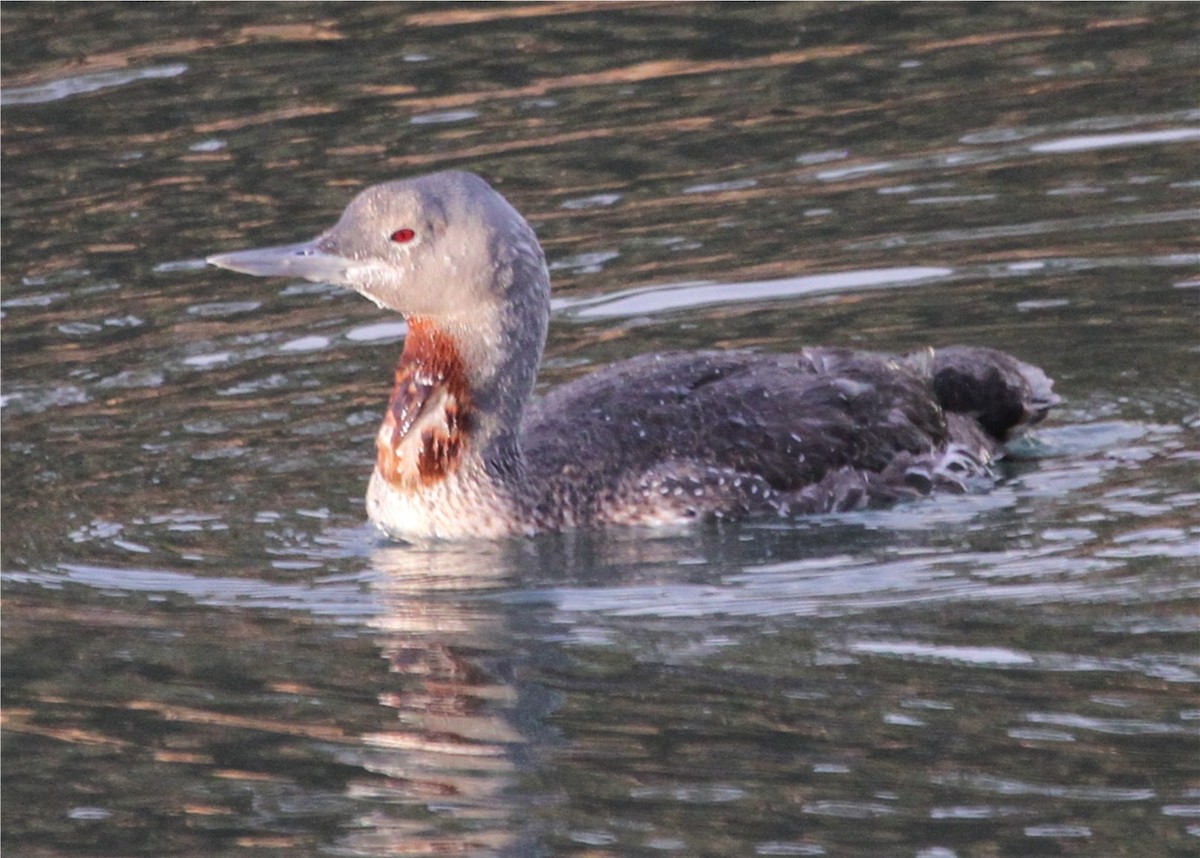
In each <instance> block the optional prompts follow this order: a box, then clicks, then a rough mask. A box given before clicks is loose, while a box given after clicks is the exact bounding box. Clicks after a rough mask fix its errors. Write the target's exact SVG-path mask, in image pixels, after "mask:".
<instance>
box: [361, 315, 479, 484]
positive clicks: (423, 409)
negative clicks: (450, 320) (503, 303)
mask: <svg viewBox="0 0 1200 858" xmlns="http://www.w3.org/2000/svg"><path fill="white" fill-rule="evenodd" d="M471 418H472V414H471V387H470V384H469V383H468V381H467V373H466V368H465V367H464V366H463V361H462V356H461V355H460V354H459V353H458V346H457V344H456V343H455V342H454V340H453V339H451V338H450V337H449V336H447V335H446V334H444V333H442V332H441V331H440V330H438V328H437V327H436V326H435V325H434V324H433V323H432V322H431V321H429V320H428V319H425V318H422V317H419V316H414V317H411V318H409V320H408V337H407V339H405V341H404V352H403V353H402V354H401V355H400V362H399V363H397V364H396V385H395V387H393V388H392V397H391V399H390V400H389V401H388V408H387V413H386V414H384V416H383V425H382V426H380V427H379V434H378V436H376V439H375V448H376V450H377V455H376V459H375V463H376V467H377V468H378V470H379V472H380V474H382V475H383V478H384V479H386V480H387V481H388V483H390V484H391V485H392V486H394V487H395V488H397V489H402V490H407V491H414V490H416V489H419V488H421V487H423V486H431V485H434V484H436V483H438V482H441V481H442V480H444V479H445V478H446V477H447V476H448V475H449V474H451V473H453V471H454V470H455V468H457V467H458V463H459V460H460V458H461V456H462V454H463V450H464V449H465V447H466V445H467V441H468V437H469V436H470V433H471Z"/></svg>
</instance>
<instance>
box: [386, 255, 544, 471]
mask: <svg viewBox="0 0 1200 858" xmlns="http://www.w3.org/2000/svg"><path fill="white" fill-rule="evenodd" d="M539 261H540V260H539ZM533 273H534V274H535V275H538V274H539V273H540V277H537V278H536V280H535V282H534V283H533V284H532V288H529V286H530V284H525V286H526V288H524V289H520V294H519V295H518V296H516V297H513V296H511V295H510V296H509V297H507V298H506V299H505V300H503V301H501V302H499V303H498V304H495V305H493V306H491V307H483V308H477V309H476V310H475V311H473V312H471V313H464V314H462V315H460V316H439V317H436V318H435V317H431V316H420V315H408V316H406V319H407V321H408V336H407V338H406V339H405V342H404V351H403V353H402V354H401V355H400V360H399V362H398V363H397V365H396V371H395V382H394V385H393V388H392V394H391V398H390V399H389V401H388V407H387V412H386V413H385V414H384V419H383V424H382V425H381V426H380V429H379V434H378V435H377V437H376V451H377V456H376V468H377V470H378V471H379V473H380V475H381V476H382V477H383V478H384V479H385V480H386V481H387V482H388V484H390V485H391V486H392V487H393V488H394V489H397V490H399V491H401V492H404V493H420V492H422V491H424V490H428V489H431V488H432V487H434V486H436V485H438V484H441V483H443V482H445V481H446V480H448V479H456V480H461V479H464V478H466V479H468V480H469V481H470V482H480V481H483V482H493V483H499V484H504V485H508V486H511V487H513V488H516V487H518V486H520V485H521V483H522V482H523V480H524V472H525V468H524V460H523V457H522V452H521V447H520V428H521V419H522V416H523V414H524V410H525V406H526V404H527V403H528V401H529V397H530V395H531V394H532V392H533V385H534V381H535V380H536V377H537V367H538V364H539V363H540V361H541V356H542V349H543V347H544V345H545V340H546V328H547V323H548V319H549V283H548V276H547V275H546V274H545V266H544V264H542V265H541V266H540V272H539V271H537V270H536V269H535V271H534V272H533ZM514 285H517V286H518V288H519V285H520V284H514Z"/></svg>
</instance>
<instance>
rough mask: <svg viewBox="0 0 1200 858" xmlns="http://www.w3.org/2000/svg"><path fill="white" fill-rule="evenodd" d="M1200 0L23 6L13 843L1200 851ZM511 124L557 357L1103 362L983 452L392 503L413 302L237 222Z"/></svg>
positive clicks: (49, 850)
mask: <svg viewBox="0 0 1200 858" xmlns="http://www.w3.org/2000/svg"><path fill="white" fill-rule="evenodd" d="M1194 9H1195V7H1194V6H1192V5H1190V4H1170V5H1134V4H1129V5H1125V4H1122V5H1104V4H1082V5H1058V4H1054V5H1032V6H1026V5H1014V4H1001V5H998V6H991V5H967V6H950V5H944V4H932V5H919V6H902V5H881V6H851V7H845V6H839V5H831V4H817V5H806V4H783V5H745V6H743V5H734V6H725V5H701V6H690V5H674V4H667V5H656V4H645V5H641V6H635V7H621V6H616V5H613V6H605V7H604V8H598V7H593V6H591V5H588V4H581V5H557V4H548V5H540V6H522V5H502V6H483V5H469V6H448V5H431V6H395V5H390V4H385V5H355V4H349V5H336V4H334V5H325V4H322V5H307V4H286V5H267V4H245V5H242V4H237V5H229V6H224V5H213V4H199V5H182V4H179V5H176V4H169V5H163V4H133V5H94V4H86V5H71V4H54V5H49V4H33V5H17V4H10V5H5V6H4V8H3V51H2V57H0V62H2V64H3V78H4V87H3V96H2V101H3V113H2V118H3V175H2V178H3V204H2V208H3V232H2V244H3V246H2V250H3V254H2V258H0V265H2V271H3V297H2V301H0V309H2V310H3V370H4V374H3V409H2V411H0V415H2V419H3V463H2V464H3V528H4V529H3V557H2V566H3V572H4V590H3V593H4V613H3V621H4V622H3V635H4V658H3V671H4V682H3V691H4V701H3V702H4V710H3V714H4V732H3V741H4V756H3V834H2V836H3V844H4V847H5V849H6V851H9V850H10V851H11V854H12V855H31V856H50V855H98V856H107V855H113V856H116V855H121V856H130V855H154V856H157V855H233V854H257V853H261V854H271V855H278V854H288V855H292V854H330V855H434V854H437V855H446V854H449V855H520V856H526V855H529V856H557V855H581V856H585V855H586V856H626V855H662V854H667V855H682V856H733V855H831V856H837V855H850V856H878V855H886V856H892V855H896V856H919V858H951V856H960V858H965V857H966V856H1039V855H1096V856H1143V855H1144V856H1167V855H1180V856H1182V855H1194V854H1196V852H1197V850H1198V849H1200V742H1198V741H1197V727H1198V726H1200V695H1198V694H1197V680H1198V678H1200V646H1198V643H1200V634H1198V631H1200V628H1198V625H1200V624H1198V622H1197V602H1198V599H1197V596H1198V588H1197V581H1198V580H1200V579H1198V576H1197V566H1198V563H1197V560H1198V540H1197V531H1198V530H1200V526H1198V525H1200V522H1198V517H1197V506H1198V500H1200V483H1198V481H1197V470H1196V463H1197V458H1198V452H1197V451H1198V449H1200V445H1198V443H1197V441H1198V438H1197V435H1198V430H1200V392H1198V390H1197V383H1196V382H1197V371H1196V367H1197V337H1196V331H1197V318H1198V312H1197V311H1198V309H1200V304H1198V301H1197V296H1198V294H1200V293H1198V292H1197V287H1200V242H1198V241H1197V235H1198V233H1200V230H1198V228H1197V221H1198V220H1200V204H1198V200H1197V197H1198V195H1200V169H1198V167H1200V157H1198V155H1200V107H1198V104H1197V101H1198V99H1197V94H1198V92H1200V87H1198V86H1197V80H1198V77H1200V75H1198V73H1197V72H1198V68H1200V62H1198V60H1200V39H1198V35H1200V27H1198V24H1200V15H1198V13H1197V12H1195V11H1194ZM446 167H454V168H463V169H471V170H474V171H477V172H479V173H481V174H483V175H484V176H486V177H487V178H488V179H489V180H491V181H492V182H493V183H494V184H495V185H496V186H497V187H498V188H500V189H501V190H502V191H503V192H504V193H505V194H506V195H507V196H509V197H510V199H511V200H512V201H513V202H514V204H515V205H517V207H518V208H520V209H521V210H522V211H524V212H525V213H526V214H527V215H528V216H529V217H530V219H531V221H532V222H533V223H534V225H535V227H536V228H537V230H538V232H539V234H540V235H541V236H542V238H543V240H544V242H545V245H546V248H547V252H548V254H549V257H550V260H551V263H552V266H553V274H554V277H555V296H556V297H555V314H554V318H553V321H552V330H551V336H550V342H549V346H548V350H547V359H546V365H545V369H544V371H543V374H542V378H541V384H542V385H543V389H545V388H546V387H549V386H551V385H553V384H556V383H559V382H562V381H564V380H566V379H569V378H572V377H575V376H577V375H579V374H581V373H583V372H586V371H587V370H589V369H590V368H593V367H596V366H601V365H604V364H605V363H607V362H610V361H612V360H615V359H617V358H621V357H625V356H629V355H632V354H636V353H640V352H644V351H651V350H656V349H662V348H668V347H696V346H708V345H712V344H714V343H715V344H718V345H720V346H750V347H756V348H761V349H764V350H786V349H792V348H798V347H800V346H802V345H806V344H815V343H831V344H848V345H859V346H864V347H871V348H879V349H910V348H915V347H918V346H921V345H924V344H934V345H940V344H948V343H953V342H971V343H977V344H982V345H989V346H995V347H999V348H1003V349H1007V350H1010V351H1012V352H1014V353H1016V354H1018V355H1020V356H1021V357H1023V358H1024V359H1026V360H1029V361H1032V362H1035V363H1038V364H1040V365H1041V366H1043V367H1045V368H1046V370H1047V371H1048V372H1049V373H1050V374H1051V375H1052V376H1054V377H1055V378H1056V379H1057V389H1058V391H1059V392H1060V393H1061V394H1062V395H1063V396H1064V397H1065V399H1066V402H1065V404H1064V406H1063V407H1062V408H1061V409H1059V410H1058V411H1057V412H1056V413H1055V415H1054V416H1053V417H1052V419H1051V421H1050V422H1049V423H1048V424H1047V425H1046V426H1045V427H1044V428H1043V429H1042V430H1041V431H1040V432H1039V433H1038V435H1037V437H1036V438H1033V439H1030V440H1028V441H1025V442H1022V445H1021V447H1020V449H1018V450H1017V451H1016V452H1017V453H1019V456H1018V457H1017V458H1016V459H1014V460H1013V461H1012V462H1011V463H1010V464H1008V465H1007V467H1006V469H1005V471H1004V473H1003V475H1002V476H1003V479H1002V480H1001V483H1000V484H999V485H998V486H997V488H996V490H995V491H993V492H991V493H989V494H986V495H974V496H967V497H954V498H940V499H934V500H932V501H929V502H927V503H921V504H916V505H911V506H906V507H902V508H898V509H895V510H890V511H883V512H872V513H868V514H857V515H850V516H844V517H831V518H818V519H812V520H804V521H796V522H779V521H766V522H762V521H760V522H749V523H745V524H742V525H739V526H725V527H721V528H716V527H703V528H696V529H692V530H683V531H670V532H654V531H651V532H645V531H630V532H614V533H609V534H603V535H588V534H573V535H567V536H560V537H553V536H552V537H546V538H540V539H536V540H515V541H511V542H501V543H490V544H477V545H442V546H433V547H405V546H397V545H388V544H386V543H382V542H380V541H378V540H377V539H376V537H375V536H374V535H373V534H372V533H371V532H370V531H369V529H368V528H367V527H366V525H365V524H364V514H363V510H362V494H363V491H364V489H365V483H366V478H367V475H368V473H369V470H370V467H371V462H372V459H373V451H372V438H373V435H374V431H375V426H376V421H377V420H378V418H379V415H380V413H381V410H382V406H383V402H384V398H385V397H386V395H387V388H388V385H389V382H390V370H391V366H392V363H393V362H394V359H395V355H396V353H397V352H398V350H399V348H400V341H401V339H402V335H403V330H404V329H403V325H402V324H401V323H400V322H399V320H396V319H393V318H389V317H386V316H383V315H381V314H380V313H379V311H378V310H376V309H375V308H374V307H373V306H371V305H370V304H368V303H367V302H365V301H362V300H361V299H359V298H357V297H356V296H353V295H351V294H348V293H343V292H341V291H339V290H337V289H333V288H329V287H323V286H316V285H311V284H307V285H305V284H289V283H286V282H267V281H257V280H252V279H250V278H241V277H237V276H234V275H231V274H228V273H224V272H220V271H216V270H212V269H206V268H204V266H203V265H202V264H201V262H200V260H201V258H202V257H203V256H204V255H205V254H206V253H209V252H214V251H218V250H230V249H235V248H240V247H246V246H252V245H256V244H265V243H279V242H285V241H291V240H296V239H299V238H303V237H306V236H308V235H310V234H312V233H314V232H316V231H317V230H319V229H320V228H323V227H324V226H326V225H327V224H328V223H329V222H331V220H332V219H333V218H334V217H335V216H336V214H337V212H338V211H340V209H341V207H342V206H343V205H344V203H345V202H346V201H347V200H348V199H349V198H350V196H352V194H353V193H354V191H355V190H356V189H357V188H360V187H362V186H363V185H365V184H369V183H372V182H376V181H380V180H383V179H389V178H395V177H398V176H404V175H411V174H414V173H419V172H424V171H429V170H434V169H439V168H446Z"/></svg>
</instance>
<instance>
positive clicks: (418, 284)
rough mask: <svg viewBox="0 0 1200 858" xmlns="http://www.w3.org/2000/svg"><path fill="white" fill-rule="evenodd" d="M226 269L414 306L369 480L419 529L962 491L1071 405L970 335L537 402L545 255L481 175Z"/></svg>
mask: <svg viewBox="0 0 1200 858" xmlns="http://www.w3.org/2000/svg"><path fill="white" fill-rule="evenodd" d="M208 261H209V262H211V263H213V264H215V265H218V266H221V267H224V268H229V269H232V270H236V271H242V272H246V273H250V274H256V275H260V276H298V277H303V278H307V279H312V280H321V281H328V282H332V283H339V284H342V285H346V286H348V287H350V288H353V289H355V290H357V291H359V292H361V293H362V294H364V295H365V296H367V297H368V298H370V299H371V300H373V301H375V302H376V303H377V304H379V305H380V306H383V307H386V308H389V309H392V310H395V311H396V312H399V313H402V314H403V315H404V316H405V317H406V319H407V320H408V336H407V339H406V340H405V345H404V350H403V353H402V354H401V356H400V361H399V363H398V364H397V367H396V373H395V384H394V387H393V391H392V395H391V398H390V400H389V402H388V406H387V410H386V411H385V412H384V419H383V422H382V425H381V426H380V430H379V434H378V436H377V438H376V464H375V470H374V473H373V474H372V477H371V482H370V485H369V487H368V490H367V510H368V515H369V517H370V518H371V520H372V521H373V522H374V523H375V524H376V525H377V526H378V527H379V528H380V529H381V530H382V531H383V532H384V533H386V534H387V535H389V536H391V537H395V538H401V539H413V538H428V537H444V538H463V537H497V536H504V535H510V534H530V533H535V532H539V531H545V530H561V529H566V528H578V527H597V526H607V525H622V524H664V523H676V522H686V521H691V520H695V519H698V518H728V517H741V516H746V515H756V514H764V513H770V514H775V515H786V516H790V515H798V514H805V513H814V512H831V511H839V510H847V509H855V508H860V507H864V506H871V505H881V504H885V503H890V502H894V501H896V500H900V499H903V498H911V497H919V496H922V495H925V494H928V493H929V492H931V491H933V490H936V489H943V490H953V491H962V490H964V488H965V487H966V486H967V485H968V483H969V482H970V481H971V480H972V479H973V478H976V477H986V476H987V475H989V474H990V471H989V464H990V462H991V461H992V460H993V459H994V458H995V457H996V456H997V455H999V454H1000V453H1001V452H1002V448H1003V443H1004V442H1005V441H1007V440H1008V439H1009V437H1010V435H1011V434H1013V433H1014V432H1017V431H1020V430H1021V429H1022V428H1023V427H1025V426H1027V425H1030V424H1032V423H1036V422H1037V421H1039V420H1041V419H1042V418H1043V417H1044V416H1045V414H1046V412H1047V411H1048V410H1049V408H1050V407H1052V406H1053V405H1054V404H1056V403H1057V402H1058V397H1057V396H1055V395H1054V394H1053V392H1052V390H1051V388H1052V383H1051V381H1050V380H1049V379H1048V378H1047V377H1046V376H1045V374H1044V373H1043V372H1042V371H1041V370H1040V369H1038V368H1036V367H1033V366H1030V365H1029V364H1025V363H1022V362H1021V361H1019V360H1017V359H1016V358H1013V357H1011V356H1009V355H1007V354H1004V353H1003V352H999V351H995V350H992V349H986V348H972V347H963V346H956V347H951V348H946V349H938V350H933V349H927V350H924V351H921V352H917V353H914V354H912V355H904V356H899V355H887V354H878V353H873V352H863V351H854V350H849V349H843V348H809V349H804V350H802V351H800V352H797V353H794V354H763V353H758V352H752V351H746V350H729V351H711V350H710V351H698V352H671V353H656V354H647V355H642V356H640V357H636V358H632V359H630V360H626V361H622V362H619V363H617V364H614V365H611V366H609V367H606V368H603V369H600V370H598V371H596V372H594V373H591V374H590V375H587V376H584V377H583V378H580V379H577V380H576V381H573V382H571V383H569V384H566V385H563V386H562V387H559V388H557V389H555V390H552V391H551V392H550V393H549V394H547V395H546V396H545V397H543V398H541V399H540V400H537V401H531V400H532V392H533V384H534V380H535V378H536V372H537V366H538V364H539V362H540V360H541V355H542V349H543V347H544V344H545V338H546V329H547V324H548V320H549V295H550V280H549V273H548V271H547V268H546V263H545V258H544V255H543V253H542V250H541V247H540V245H539V244H538V241H537V238H536V236H535V235H534V233H533V230H532V229H531V228H530V227H529V225H528V224H527V223H526V222H525V220H524V218H522V217H521V216H520V214H518V213H517V211H516V210H515V209H513V208H512V207H511V206H510V205H509V204H508V202H507V201H506V200H504V198H503V197H501V196H500V194H498V193H497V192H496V191H495V190H493V189H492V188H491V187H490V186H489V185H488V184H487V183H486V182H484V181H483V180H482V179H480V178H479V177H477V176H474V175H472V174H469V173H461V172H445V173H435V174H432V175H429V176H424V177H419V178H415V179H409V180H403V181H397V182H387V183H384V184H382V185H375V186H373V187H370V188H367V189H366V190H364V191H363V192H361V193H360V194H359V195H358V197H356V198H355V199H354V200H353V201H352V202H351V203H350V205H349V206H348V207H347V209H346V211H345V212H344V213H343V215H342V218H341V219H340V220H339V221H338V223H337V224H336V225H335V226H334V227H332V228H331V229H330V230H328V231H326V232H325V233H322V234H321V235H320V236H318V237H317V238H316V239H314V240H313V241H310V242H305V243H302V244H296V245H287V246H284V247H277V248H265V249H260V250H250V251H240V252H235V253H229V254H220V255H217V256H213V257H210V258H209V260H208Z"/></svg>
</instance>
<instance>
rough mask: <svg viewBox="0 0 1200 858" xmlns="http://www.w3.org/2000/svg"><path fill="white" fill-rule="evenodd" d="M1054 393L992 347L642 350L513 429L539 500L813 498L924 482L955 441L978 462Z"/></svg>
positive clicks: (870, 495)
mask: <svg viewBox="0 0 1200 858" xmlns="http://www.w3.org/2000/svg"><path fill="white" fill-rule="evenodd" d="M943 395H944V396H945V398H944V399H943V398H942V397H943ZM1052 399H1054V397H1053V394H1050V393H1049V381H1048V380H1047V379H1045V376H1044V375H1042V374H1041V372H1040V371H1039V370H1037V369H1036V368H1034V367H1028V366H1027V365H1025V364H1021V363H1020V362H1019V361H1016V360H1015V359H1013V358H1011V357H1009V356H1008V355H1005V354H1003V353H1001V352H995V351H992V350H989V349H972V348H963V347H956V348H953V349H947V350H945V351H944V352H941V353H938V354H936V355H935V356H934V359H933V361H930V360H929V357H928V354H925V355H920V356H914V357H912V358H899V357H895V356H890V355H880V354H874V353H868V352H854V351H850V350H846V349H832V348H817V349H806V350H804V351H802V352H799V353H796V354H786V355H767V354H758V353H754V352H747V351H727V352H717V351H707V352H688V353H667V354H653V355H645V356H642V357H639V358H634V359H633V360H629V361H624V362H622V363H619V364H617V365H615V366H612V367H609V368H607V369H604V370H600V371H599V372H596V373H593V374H592V375H590V376H587V377H585V378H582V379H580V380H578V381H576V382H574V383H572V384H569V385H565V386H564V387H562V388H559V389H557V390H555V391H553V392H551V393H550V394H549V395H548V396H546V397H545V398H544V399H543V400H541V401H540V402H539V403H537V404H536V405H535V406H534V407H533V408H532V409H531V410H530V412H529V414H528V415H527V417H526V420H525V423H524V427H523V436H522V443H523V446H524V449H525V454H526V461H527V462H528V466H529V469H530V478H531V482H532V483H533V484H534V485H535V486H536V487H539V493H540V495H541V498H542V500H541V503H540V504H539V506H540V507H541V508H542V510H543V511H544V512H545V513H546V514H553V511H554V510H555V509H556V508H558V507H560V506H564V507H567V508H574V509H575V512H574V514H575V515H576V516H579V517H581V518H582V520H584V521H586V520H589V519H591V518H593V517H595V516H598V515H601V513H602V512H603V513H604V515H610V514H611V510H607V511H604V510H603V508H604V507H605V506H606V504H607V505H612V504H614V503H621V502H624V503H635V504H637V503H643V502H645V503H646V504H648V505H649V506H650V507H651V508H653V509H658V508H659V507H661V505H662V504H663V503H664V502H665V501H666V500H670V499H672V498H676V499H678V500H671V503H672V504H674V505H676V506H677V505H678V504H679V503H687V504H688V505H689V506H688V508H687V510H685V514H696V515H699V514H704V513H717V514H721V513H731V514H736V513H741V512H746V511H751V510H753V509H755V508H756V507H759V506H765V507H767V508H770V509H773V510H775V511H777V512H810V511H818V510H820V509H822V508H844V507H845V506H857V505H862V504H864V503H871V502H875V501H884V500H893V499H895V497H896V496H898V495H899V496H907V495H911V494H920V493H924V492H927V491H928V490H929V489H930V488H931V487H932V486H933V485H934V484H935V483H936V482H937V479H936V476H935V472H936V471H937V468H938V461H939V459H940V458H942V457H943V456H944V455H945V454H946V452H947V449H948V448H950V447H952V446H953V445H954V444H955V442H956V441H959V440H961V441H962V442H964V443H965V444H967V445H969V450H970V452H969V453H968V456H969V457H973V458H975V459H977V460H978V462H977V464H978V465H979V466H980V467H985V466H986V461H987V460H988V459H989V458H990V456H991V455H992V454H993V453H994V452H995V450H996V449H997V447H998V445H997V444H994V443H991V442H990V440H989V439H996V440H997V441H998V440H1003V439H1004V438H1006V437H1007V435H1008V433H1009V431H1010V430H1011V429H1012V428H1013V427H1014V426H1015V425H1017V424H1019V423H1022V422H1029V421H1030V420H1031V419H1033V416H1034V415H1039V414H1044V413H1045V410H1046V408H1048V407H1049V405H1050V404H1053V402H1052V401H1050V400H1052ZM943 406H944V407H945V409H946V410H948V411H961V412H963V413H964V414H965V415H966V416H967V417H969V418H970V419H969V420H959V419H954V420H951V421H949V423H948V421H947V419H946V415H945V413H944V412H943ZM976 418H978V419H979V420H980V422H978V423H977V422H975V421H976ZM980 428H982V429H983V430H984V431H983V432H981V431H979V430H980ZM985 432H986V434H985ZM956 436H962V437H961V439H960V438H959V437H956ZM981 446H982V447H983V449H977V448H979V447H981ZM735 482H736V483H737V485H736V486H735V485H734V483H735ZM814 487H819V488H814ZM681 488H682V489H683V490H681V491H678V492H677V491H676V490H677V489H681ZM677 511H678V510H677ZM649 515H651V512H650V511H649V510H648V511H647V516H649Z"/></svg>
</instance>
